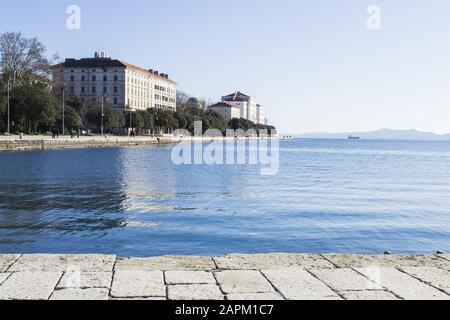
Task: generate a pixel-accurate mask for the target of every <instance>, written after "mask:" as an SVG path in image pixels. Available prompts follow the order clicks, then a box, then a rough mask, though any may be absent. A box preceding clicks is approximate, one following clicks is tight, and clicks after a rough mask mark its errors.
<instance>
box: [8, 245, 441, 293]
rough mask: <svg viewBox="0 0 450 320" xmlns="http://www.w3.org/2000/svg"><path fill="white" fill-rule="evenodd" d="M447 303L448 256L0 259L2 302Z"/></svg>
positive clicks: (27, 256) (31, 256)
mask: <svg viewBox="0 0 450 320" xmlns="http://www.w3.org/2000/svg"><path fill="white" fill-rule="evenodd" d="M3 299H6V300H10V299H12V300H17V299H18V300H23V299H29V300H48V299H50V300H108V299H120V300H122V299H126V300H129V299H132V300H224V299H225V300H421V299H430V300H450V255H448V254H436V255H420V256H406V255H384V256H366V255H345V254H344V255H342V254H323V255H313V254H281V253H280V254H261V255H240V254H237V255H229V256H226V257H187V256H186V257H154V258H119V257H116V256H115V255H67V254H65V255H64V254H61V255H48V254H44V255H40V254H23V255H22V254H5V255H2V254H0V300H3Z"/></svg>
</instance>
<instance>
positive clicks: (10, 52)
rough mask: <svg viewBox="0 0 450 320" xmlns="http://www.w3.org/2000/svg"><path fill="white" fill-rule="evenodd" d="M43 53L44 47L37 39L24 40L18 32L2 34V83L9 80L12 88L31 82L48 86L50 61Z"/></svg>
mask: <svg viewBox="0 0 450 320" xmlns="http://www.w3.org/2000/svg"><path fill="white" fill-rule="evenodd" d="M45 53H46V48H45V46H44V45H43V44H42V43H41V42H39V40H38V39H37V38H26V37H24V36H23V35H22V33H20V32H6V33H4V34H2V35H1V36H0V72H1V75H2V80H3V82H4V83H6V82H7V81H8V80H10V81H11V84H12V86H13V87H14V86H17V85H25V84H30V83H32V82H40V83H47V84H48V83H49V79H50V74H51V67H52V61H50V60H49V59H47V58H46V57H45ZM54 59H56V57H54Z"/></svg>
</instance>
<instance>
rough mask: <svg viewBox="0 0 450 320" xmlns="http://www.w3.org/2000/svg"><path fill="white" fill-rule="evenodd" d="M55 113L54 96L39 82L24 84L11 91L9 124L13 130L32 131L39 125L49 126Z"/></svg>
mask: <svg viewBox="0 0 450 320" xmlns="http://www.w3.org/2000/svg"><path fill="white" fill-rule="evenodd" d="M55 115H56V104H55V100H54V98H53V97H52V96H51V94H50V93H49V92H48V91H47V88H45V86H43V85H41V84H26V85H21V86H18V87H15V88H13V89H12V91H11V124H12V128H13V130H16V131H21V132H28V133H33V132H36V131H37V129H38V128H39V127H43V128H49V127H50V126H51V125H52V124H53V122H54V120H55Z"/></svg>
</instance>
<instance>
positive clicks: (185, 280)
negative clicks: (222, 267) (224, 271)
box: [165, 271, 216, 284]
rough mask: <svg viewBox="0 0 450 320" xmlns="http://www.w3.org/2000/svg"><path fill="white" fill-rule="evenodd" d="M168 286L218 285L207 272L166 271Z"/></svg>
mask: <svg viewBox="0 0 450 320" xmlns="http://www.w3.org/2000/svg"><path fill="white" fill-rule="evenodd" d="M165 280H166V284H216V279H214V276H213V274H212V273H211V272H207V271H166V272H165Z"/></svg>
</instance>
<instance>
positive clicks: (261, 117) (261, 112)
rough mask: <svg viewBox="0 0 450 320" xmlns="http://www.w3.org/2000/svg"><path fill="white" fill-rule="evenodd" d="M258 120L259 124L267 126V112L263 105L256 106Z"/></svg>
mask: <svg viewBox="0 0 450 320" xmlns="http://www.w3.org/2000/svg"><path fill="white" fill-rule="evenodd" d="M256 118H257V119H258V124H264V125H266V124H267V119H266V110H265V109H264V107H263V106H261V105H259V104H258V105H256Z"/></svg>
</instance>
